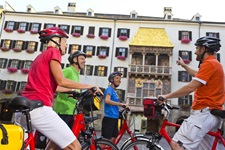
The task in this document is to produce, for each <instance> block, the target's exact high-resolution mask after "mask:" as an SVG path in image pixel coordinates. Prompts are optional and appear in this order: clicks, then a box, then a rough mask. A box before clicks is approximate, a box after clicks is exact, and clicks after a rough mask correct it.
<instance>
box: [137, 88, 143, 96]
mask: <svg viewBox="0 0 225 150" xmlns="http://www.w3.org/2000/svg"><path fill="white" fill-rule="evenodd" d="M141 92H142V89H141V88H140V87H138V88H137V89H136V97H141V96H142V93H141Z"/></svg>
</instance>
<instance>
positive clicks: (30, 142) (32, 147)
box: [24, 132, 35, 150]
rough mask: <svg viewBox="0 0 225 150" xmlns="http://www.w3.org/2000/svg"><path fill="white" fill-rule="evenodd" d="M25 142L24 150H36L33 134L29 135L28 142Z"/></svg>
mask: <svg viewBox="0 0 225 150" xmlns="http://www.w3.org/2000/svg"><path fill="white" fill-rule="evenodd" d="M24 142H25V147H24V149H26V148H27V147H28V146H29V148H30V150H35V142H34V135H33V133H32V132H30V133H28V137H27V139H26V140H24Z"/></svg>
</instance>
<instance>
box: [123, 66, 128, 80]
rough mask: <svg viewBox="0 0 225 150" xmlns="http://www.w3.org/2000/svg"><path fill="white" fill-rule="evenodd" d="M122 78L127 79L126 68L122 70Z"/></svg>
mask: <svg viewBox="0 0 225 150" xmlns="http://www.w3.org/2000/svg"><path fill="white" fill-rule="evenodd" d="M123 77H124V78H126V77H127V68H124V74H123Z"/></svg>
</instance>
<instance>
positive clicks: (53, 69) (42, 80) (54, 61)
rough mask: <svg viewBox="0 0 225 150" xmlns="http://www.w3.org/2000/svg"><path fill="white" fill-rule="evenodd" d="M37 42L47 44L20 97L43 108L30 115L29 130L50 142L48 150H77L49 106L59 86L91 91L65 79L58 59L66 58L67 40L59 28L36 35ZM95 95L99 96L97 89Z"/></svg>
mask: <svg viewBox="0 0 225 150" xmlns="http://www.w3.org/2000/svg"><path fill="white" fill-rule="evenodd" d="M39 38H40V41H41V42H42V43H46V44H47V49H46V50H44V51H43V52H42V53H41V54H40V55H38V56H37V57H36V58H35V60H34V61H33V63H32V65H31V68H30V72H29V74H28V81H27V84H26V86H25V89H24V91H23V93H22V96H24V97H26V98H28V99H30V100H41V101H42V103H43V104H44V106H43V107H39V108H36V109H34V110H32V111H31V112H30V115H31V123H32V126H33V127H34V128H35V129H37V130H38V131H40V132H41V133H42V134H44V135H45V136H46V137H47V138H48V139H50V142H49V144H48V145H47V147H46V149H47V150H55V149H57V148H58V146H59V147H60V148H61V149H63V150H69V149H70V150H80V149H81V145H80V143H79V141H78V140H77V139H76V137H75V136H74V134H73V133H72V131H71V130H70V128H69V127H68V126H67V124H66V123H65V122H64V121H63V120H62V119H61V118H60V117H59V116H58V114H57V113H56V112H55V111H53V109H52V103H53V98H54V93H55V91H56V88H57V87H58V86H61V87H64V88H68V89H90V88H92V86H91V85H88V84H82V83H78V82H75V81H73V80H70V79H67V78H65V77H64V75H63V73H62V68H61V59H62V58H61V55H63V54H65V51H66V47H67V45H66V42H67V38H68V35H67V33H66V32H65V31H64V30H62V29H60V28H58V27H51V28H46V29H44V30H41V31H40V32H39ZM97 92H100V93H102V92H101V90H100V89H99V88H97ZM62 129H63V130H62ZM57 145H58V146H57Z"/></svg>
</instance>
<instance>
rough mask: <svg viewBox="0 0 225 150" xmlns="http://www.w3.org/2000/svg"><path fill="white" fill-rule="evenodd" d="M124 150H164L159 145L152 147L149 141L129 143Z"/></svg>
mask: <svg viewBox="0 0 225 150" xmlns="http://www.w3.org/2000/svg"><path fill="white" fill-rule="evenodd" d="M123 150H163V148H162V147H161V146H160V145H158V144H154V145H153V146H152V147H150V142H149V141H147V140H137V141H135V142H132V143H129V144H128V145H127V146H126V147H125V148H124V149H123Z"/></svg>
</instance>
